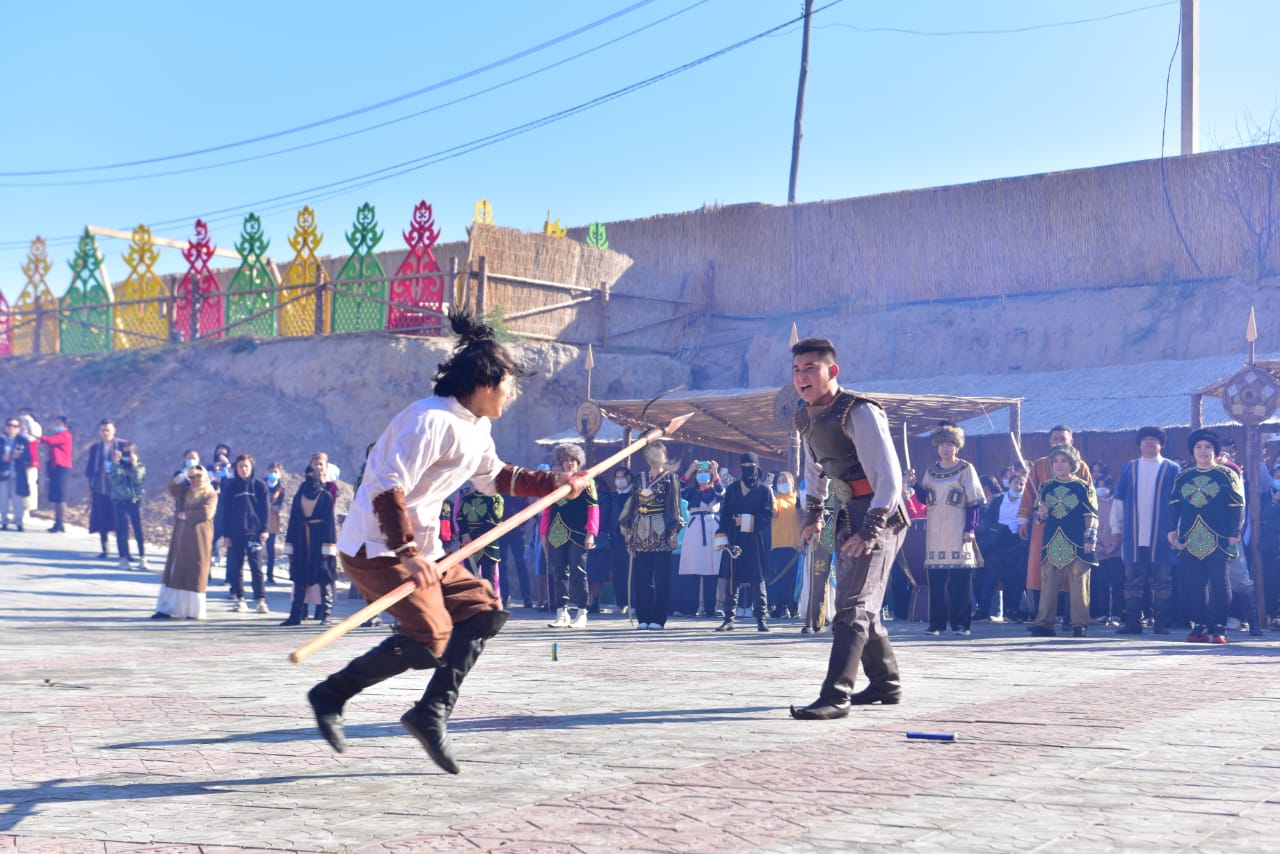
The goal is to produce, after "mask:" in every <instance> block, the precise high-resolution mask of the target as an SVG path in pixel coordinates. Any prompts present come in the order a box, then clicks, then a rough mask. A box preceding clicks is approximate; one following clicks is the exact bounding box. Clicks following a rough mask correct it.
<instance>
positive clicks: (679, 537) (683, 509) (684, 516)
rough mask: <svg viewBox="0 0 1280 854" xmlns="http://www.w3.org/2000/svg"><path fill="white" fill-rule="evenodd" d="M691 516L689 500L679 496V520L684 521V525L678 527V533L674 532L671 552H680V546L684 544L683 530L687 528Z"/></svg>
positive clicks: (675, 553)
mask: <svg viewBox="0 0 1280 854" xmlns="http://www.w3.org/2000/svg"><path fill="white" fill-rule="evenodd" d="M692 518H693V517H692V516H690V515H689V502H688V501H686V500H685V499H683V498H681V499H680V520H681V521H682V522H684V527H682V528H681V529H680V533H678V534H676V547H675V551H673V552H671V553H672V554H673V555H678V554H680V547H681V546H683V545H684V532H685V531H687V530H689V520H690V519H692Z"/></svg>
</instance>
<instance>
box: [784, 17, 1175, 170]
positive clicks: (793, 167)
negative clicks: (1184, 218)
mask: <svg viewBox="0 0 1280 854" xmlns="http://www.w3.org/2000/svg"><path fill="white" fill-rule="evenodd" d="M1199 150H1200V0H1182V153H1183V154H1184V155H1186V154H1195V153H1196V152H1197V151H1199ZM793 168H794V167H793Z"/></svg>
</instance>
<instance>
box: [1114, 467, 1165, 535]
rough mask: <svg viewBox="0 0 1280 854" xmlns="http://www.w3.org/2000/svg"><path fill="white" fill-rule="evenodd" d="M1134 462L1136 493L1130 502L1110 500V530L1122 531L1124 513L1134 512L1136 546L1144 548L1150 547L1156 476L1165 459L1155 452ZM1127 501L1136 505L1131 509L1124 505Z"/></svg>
mask: <svg viewBox="0 0 1280 854" xmlns="http://www.w3.org/2000/svg"><path fill="white" fill-rule="evenodd" d="M1134 462H1135V463H1137V467H1138V493H1137V495H1136V496H1135V497H1134V499H1133V501H1132V502H1125V501H1112V502H1111V530H1112V531H1123V530H1124V525H1125V522H1124V518H1125V513H1127V512H1136V513H1137V514H1138V542H1137V546H1138V548H1144V549H1145V548H1150V547H1151V530H1152V528H1153V527H1154V525H1155V521H1156V478H1157V477H1159V475H1160V466H1162V465H1164V464H1165V462H1167V461H1166V460H1165V458H1164V457H1163V456H1162V455H1160V454H1156V456H1155V457H1154V458H1153V459H1150V460H1149V459H1147V458H1146V457H1138V459H1136V460H1134ZM1128 503H1133V504H1136V505H1137V506H1136V507H1133V508H1132V510H1131V509H1130V508H1129V507H1126V506H1125V505H1126V504H1128Z"/></svg>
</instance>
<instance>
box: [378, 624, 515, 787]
mask: <svg viewBox="0 0 1280 854" xmlns="http://www.w3.org/2000/svg"><path fill="white" fill-rule="evenodd" d="M510 616H511V614H509V613H508V612H506V611H485V612H484V613H481V614H477V615H475V616H474V617H472V618H470V619H469V620H465V621H463V622H462V623H459V624H458V625H456V626H454V627H453V635H452V636H450V638H449V645H448V646H446V647H445V649H444V660H443V661H442V662H441V664H440V667H439V669H438V670H436V672H435V673H434V674H432V676H431V682H429V683H428V684H427V690H426V692H425V693H424V694H423V695H422V699H421V700H419V701H418V702H417V704H415V705H414V707H413V708H412V709H410V710H409V711H407V712H405V713H404V716H403V717H401V718H400V723H401V725H403V726H404V728H405V729H407V730H408V731H409V734H410V735H412V736H413V737H414V738H416V739H418V742H419V743H420V744H421V745H422V746H423V747H424V748H425V749H426V751H427V755H428V756H430V757H431V761H433V762H435V763H436V764H437V765H439V766H440V767H441V768H442V769H444V770H445V771H448V772H449V773H450V774H457V773H459V772H460V771H461V770H462V769H461V768H459V767H458V763H457V761H456V760H455V759H454V758H453V750H452V747H451V746H450V744H449V730H448V723H449V715H450V714H451V713H452V712H453V707H454V706H455V705H456V704H457V702H458V689H459V688H461V687H462V680H463V679H465V678H466V676H467V674H468V673H469V672H470V671H471V668H472V667H475V664H476V659H478V658H479V657H480V653H482V652H484V644H485V641H487V640H488V639H489V638H491V637H493V636H494V635H496V634H497V633H498V632H499V631H501V629H502V626H503V625H504V624H505V623H506V622H507V618H508V617H510Z"/></svg>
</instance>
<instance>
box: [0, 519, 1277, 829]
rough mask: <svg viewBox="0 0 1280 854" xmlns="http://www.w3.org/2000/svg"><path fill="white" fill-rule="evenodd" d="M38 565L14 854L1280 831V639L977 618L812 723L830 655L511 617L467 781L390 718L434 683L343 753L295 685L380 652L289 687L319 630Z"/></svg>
mask: <svg viewBox="0 0 1280 854" xmlns="http://www.w3.org/2000/svg"><path fill="white" fill-rule="evenodd" d="M81 536H82V535H81ZM83 539H85V541H86V543H87V544H88V545H89V547H92V545H93V544H92V541H90V540H88V538H83ZM95 550H96V549H95ZM51 569H52V568H51V567H48V566H45V565H42V564H40V563H39V562H32V563H31V564H23V565H20V566H16V567H15V566H13V565H10V564H5V563H4V561H3V560H0V583H4V584H5V586H6V587H9V588H12V589H13V590H14V591H15V592H14V593H13V594H11V595H10V596H9V597H8V598H7V599H6V600H4V601H3V602H0V628H3V629H10V628H17V629H20V630H18V631H3V632H0V687H2V688H3V689H4V690H3V691H0V790H3V793H2V794H3V795H4V796H3V797H0V804H9V806H0V830H4V831H5V832H7V833H9V834H12V835H10V836H0V852H2V851H5V850H24V844H25V850H31V851H39V850H51V849H50V846H54V848H53V849H52V850H56V846H57V845H58V844H59V843H58V842H56V840H57V839H59V838H61V839H65V840H68V842H69V844H70V845H72V846H85V847H84V848H83V850H91V851H94V852H100V851H105V850H107V849H106V846H107V845H108V844H110V845H118V846H126V847H125V848H121V849H117V850H129V849H128V848H127V846H134V848H135V849H147V848H155V849H157V850H160V849H159V847H160V846H172V847H174V849H175V850H189V848H188V846H194V845H204V846H205V847H204V849H203V850H208V846H212V845H217V846H224V847H226V848H227V850H229V851H230V850H234V851H237V852H238V851H241V850H242V849H247V848H257V849H261V850H267V849H270V850H304V851H308V852H311V851H326V852H329V851H360V850H367V851H380V852H381V851H421V850H431V851H437V850H439V851H444V850H462V851H480V850H503V851H513V850H528V851H541V850H571V851H574V852H575V854H593V852H596V851H600V852H602V853H603V852H606V851H607V852H608V854H616V852H619V851H626V850H637V851H676V850H687V851H734V852H738V851H746V850H769V851H820V850H851V848H853V847H856V849H857V850H879V849H880V848H884V849H885V850H903V849H905V850H913V851H932V850H948V851H955V850H1031V849H1032V848H1034V847H1035V846H1042V847H1043V848H1044V850H1054V851H1057V850H1091V851H1094V850H1099V849H1100V848H1107V847H1111V848H1115V847H1117V846H1118V845H1119V843H1120V841H1123V843H1124V845H1125V846H1127V845H1128V844H1130V843H1133V844H1144V845H1147V846H1148V850H1150V849H1154V850H1173V849H1176V848H1177V847H1178V846H1180V845H1187V846H1188V847H1189V846H1190V845H1191V844H1197V845H1203V846H1205V847H1204V850H1213V849H1212V846H1211V845H1210V844H1209V843H1208V842H1207V841H1206V840H1218V839H1220V838H1224V837H1229V836H1230V835H1231V834H1233V833H1238V834H1245V833H1247V834H1249V835H1251V836H1254V837H1256V836H1257V835H1258V834H1260V833H1261V834H1267V835H1269V836H1270V837H1272V838H1274V836H1275V833H1276V830H1277V829H1280V812H1277V810H1278V809H1280V806H1278V805H1277V804H1276V803H1274V801H1277V800H1280V797H1277V795H1278V794H1280V739H1278V740H1276V741H1268V740H1267V738H1266V734H1268V732H1269V730H1270V728H1271V727H1272V724H1273V720H1272V718H1273V715H1274V710H1275V709H1276V708H1277V706H1276V705H1275V703H1276V701H1277V699H1278V698H1280V674H1274V675H1273V670H1274V664H1275V659H1276V657H1277V654H1278V653H1280V643H1277V642H1276V641H1271V642H1264V643H1258V644H1233V645H1232V646H1231V647H1229V648H1227V649H1224V650H1191V651H1187V650H1186V649H1185V648H1184V647H1182V646H1181V645H1177V644H1170V643H1158V642H1153V641H1151V640H1150V639H1145V640H1140V641H1126V640H1122V639H1115V638H1097V639H1094V638H1090V639H1089V641H1088V643H1087V644H1080V643H1074V642H1072V641H1070V640H1069V639H1068V640H1059V641H1056V642H1052V643H1048V644H1046V643H1040V642H1037V641H1034V640H1032V639H1030V638H1027V637H1025V636H1023V635H1022V632H1021V631H1020V627H1013V626H984V627H981V628H980V632H990V636H989V637H978V638H975V639H974V640H973V641H970V642H966V643H963V644H960V643H941V642H935V641H933V640H932V639H928V640H926V639H925V638H924V637H923V636H921V634H920V632H919V629H918V628H917V627H914V626H910V625H904V624H891V626H890V628H891V631H892V632H893V633H894V636H895V643H896V644H897V646H898V649H899V658H900V660H901V661H902V662H903V669H904V675H905V677H906V685H907V701H906V702H905V703H903V704H902V705H900V706H894V707H887V708H879V707H876V708H872V709H866V710H858V713H856V714H855V715H853V716H851V717H850V718H848V719H846V720H844V721H837V722H829V723H817V724H811V723H808V722H795V721H791V720H789V719H788V718H787V716H786V713H785V708H786V706H787V705H788V704H789V703H791V702H797V701H800V702H807V700H808V699H811V695H812V694H813V692H814V690H815V688H816V686H817V684H818V682H819V681H820V679H821V675H822V672H823V670H824V668H825V657H826V648H827V647H826V645H827V643H829V639H826V638H822V639H817V640H815V639H813V638H804V637H802V636H799V635H798V634H796V633H795V629H794V626H792V627H790V629H789V630H788V627H786V626H785V624H784V625H782V626H780V627H779V628H780V630H779V631H776V632H774V633H771V634H770V635H767V636H760V637H756V636H754V635H748V636H745V637H736V636H733V637H724V636H716V635H713V634H711V633H710V632H709V628H710V626H709V625H706V624H702V623H701V622H695V621H691V620H690V621H681V620H675V621H673V623H672V630H670V631H668V632H666V633H663V635H662V636H658V637H655V636H654V635H653V634H652V633H636V632H632V631H628V630H627V629H626V628H625V622H624V621H621V620H617V619H613V620H610V619H608V618H603V619H600V620H596V621H593V622H592V625H591V627H590V628H589V629H588V630H587V631H586V632H582V633H575V634H566V633H558V632H555V631H552V630H548V629H545V628H544V627H542V626H541V623H542V622H545V615H536V614H534V615H529V614H527V613H520V612H517V614H516V615H515V618H514V619H513V620H512V622H511V623H510V624H509V626H508V628H507V630H506V631H504V633H503V635H502V636H501V637H500V638H499V639H498V641H495V642H494V643H493V644H491V646H490V649H489V650H488V651H487V652H486V655H485V658H484V659H483V660H482V663H481V666H480V667H478V668H477V670H476V671H475V673H473V674H472V676H471V677H470V678H469V679H468V682H467V689H466V691H465V692H464V697H463V701H462V702H461V703H460V704H459V707H458V710H457V712H456V715H455V720H454V725H453V727H452V730H453V732H454V735H455V742H456V745H457V747H456V749H457V750H458V751H459V753H460V754H461V758H462V762H463V765H464V773H463V774H462V775H460V776H458V777H451V776H449V775H445V774H443V773H440V772H438V770H436V769H435V768H434V767H433V766H431V765H430V764H429V762H428V761H427V760H426V758H425V756H424V755H423V754H422V752H421V749H420V748H419V747H418V746H417V744H416V742H413V741H412V739H409V738H407V737H406V736H405V735H404V733H403V731H402V730H401V729H400V727H399V726H398V724H397V723H396V720H397V718H398V717H399V715H400V713H401V712H402V711H403V710H404V709H405V708H406V707H407V706H408V705H410V704H412V702H413V701H414V700H415V699H416V698H417V695H418V694H419V693H420V692H421V689H422V685H423V684H424V683H425V676H420V678H417V679H412V678H409V677H402V678H400V679H397V680H391V681H389V682H387V683H384V684H383V685H380V686H377V687H376V688H374V689H372V690H370V691H369V692H366V694H365V695H362V696H361V697H360V698H358V699H357V700H356V701H353V703H351V704H350V707H349V709H348V728H349V732H350V735H351V742H352V746H351V750H350V751H349V752H348V753H347V754H344V755H342V756H338V755H336V754H333V753H332V752H331V751H329V750H328V748H327V747H326V746H325V745H324V744H323V743H321V742H320V741H319V740H318V739H317V738H316V737H315V734H314V732H313V729H312V727H313V724H312V721H311V720H310V715H309V711H308V709H307V708H306V706H305V703H304V702H303V701H302V697H303V695H304V693H305V691H306V689H307V688H308V687H309V686H310V685H311V684H314V682H315V681H316V680H318V679H319V678H322V677H323V675H324V674H325V673H328V672H331V671H332V670H333V669H336V668H337V667H339V666H341V664H342V663H345V661H346V660H347V659H348V658H349V657H350V656H351V655H353V654H356V653H358V652H359V651H361V650H363V649H365V648H367V647H368V646H370V645H372V643H374V642H375V641H376V640H377V639H379V638H380V637H381V635H380V634H378V633H375V632H368V631H361V632H357V633H355V634H354V635H353V636H352V637H349V638H347V639H344V640H343V641H341V642H339V644H338V645H336V646H335V647H334V648H332V649H331V650H327V651H325V652H323V653H321V654H320V655H318V656H317V657H316V659H315V660H313V661H311V662H308V663H307V664H306V665H304V666H303V667H293V666H291V665H287V664H286V663H285V655H286V653H287V652H288V650H289V649H290V648H292V647H293V646H294V645H296V644H297V643H299V642H300V641H301V640H302V639H303V638H306V637H309V636H311V635H313V634H314V633H315V630H314V629H312V628H308V629H307V630H299V631H297V632H293V631H286V630H281V629H278V628H276V627H274V624H273V623H272V624H266V623H264V621H252V620H244V619H240V618H241V617H243V616H245V615H235V614H231V613H223V612H221V611H219V610H218V609H217V608H213V609H211V619H210V620H209V621H208V622H207V623H204V624H189V625H185V624H184V625H180V626H165V627H157V626H155V625H154V624H151V623H150V622H149V621H148V620H147V619H146V614H149V612H150V609H149V605H150V602H151V600H152V597H154V590H155V588H154V584H155V578H154V577H150V578H148V577H145V576H141V577H122V579H121V580H119V581H111V582H101V581H94V582H93V588H92V589H93V590H94V593H93V594H92V606H91V607H85V606H84V604H83V603H80V602H77V601H76V598H75V597H82V596H84V595H86V594H85V593H84V591H85V589H86V585H83V584H80V583H78V580H77V572H87V573H93V572H95V571H97V570H99V569H100V567H94V566H93V565H91V564H90V565H88V566H87V567H86V568H83V569H77V565H76V564H74V563H73V564H71V565H68V566H58V567H57V568H56V570H54V571H51ZM131 575H133V574H131ZM46 590H48V591H56V592H59V593H60V595H62V598H63V599H65V600H66V601H65V602H64V601H61V600H59V602H58V603H56V604H58V605H60V606H61V607H62V608H63V610H62V611H61V612H50V610H49V608H48V603H47V602H46V601H42V600H41V598H40V597H41V596H44V595H45V591H46ZM65 594H74V595H72V596H66V595H65ZM283 595H284V594H283V590H281V591H275V590H273V592H272V596H273V598H274V599H281V598H282V597H283ZM213 604H215V603H214V602H213V600H212V599H211V605H213ZM272 604H273V606H277V602H274V601H273V603H272ZM37 607H39V608H41V609H42V610H39V611H36V610H35V609H36V608H37ZM340 607H345V605H343V604H342V603H340ZM36 613H38V614H40V615H41V617H40V619H39V620H33V619H31V615H32V614H36ZM130 613H136V614H137V615H138V617H137V618H136V619H127V618H126V615H128V614H130ZM162 629H163V630H162ZM736 634H738V633H735V635H736ZM1277 641H1280V636H1277ZM552 643H558V644H560V653H561V660H560V661H559V662H552V661H551V660H550V655H549V650H550V645H551V644H552ZM107 648H110V649H111V654H107V653H105V652H104V649H107ZM122 653H123V654H122ZM193 674H198V678H193ZM45 680H49V681H48V682H46V681H45ZM77 685H80V686H85V687H82V688H79V687H70V686H77ZM1268 698H1270V699H1268ZM908 729H926V730H937V731H955V732H958V733H959V734H960V741H959V742H957V743H955V744H937V743H923V744H922V743H913V742H908V741H907V740H906V739H905V738H904V737H903V733H905V732H906V731H907V730H908ZM1259 733H1263V736H1262V737H1261V738H1260V737H1259ZM104 816H105V818H104ZM104 828H107V829H109V830H110V833H104V832H103V829H104ZM1010 828H1014V829H1016V830H1017V834H1016V836H1017V839H1016V841H1015V840H1014V839H1013V838H1012V837H1011V835H1010V832H1009V829H1010ZM107 840H110V842H108V841H107ZM42 845H43V846H44V847H43V848H42V847H41V846H42ZM72 850H79V849H75V848H73V849H72Z"/></svg>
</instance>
